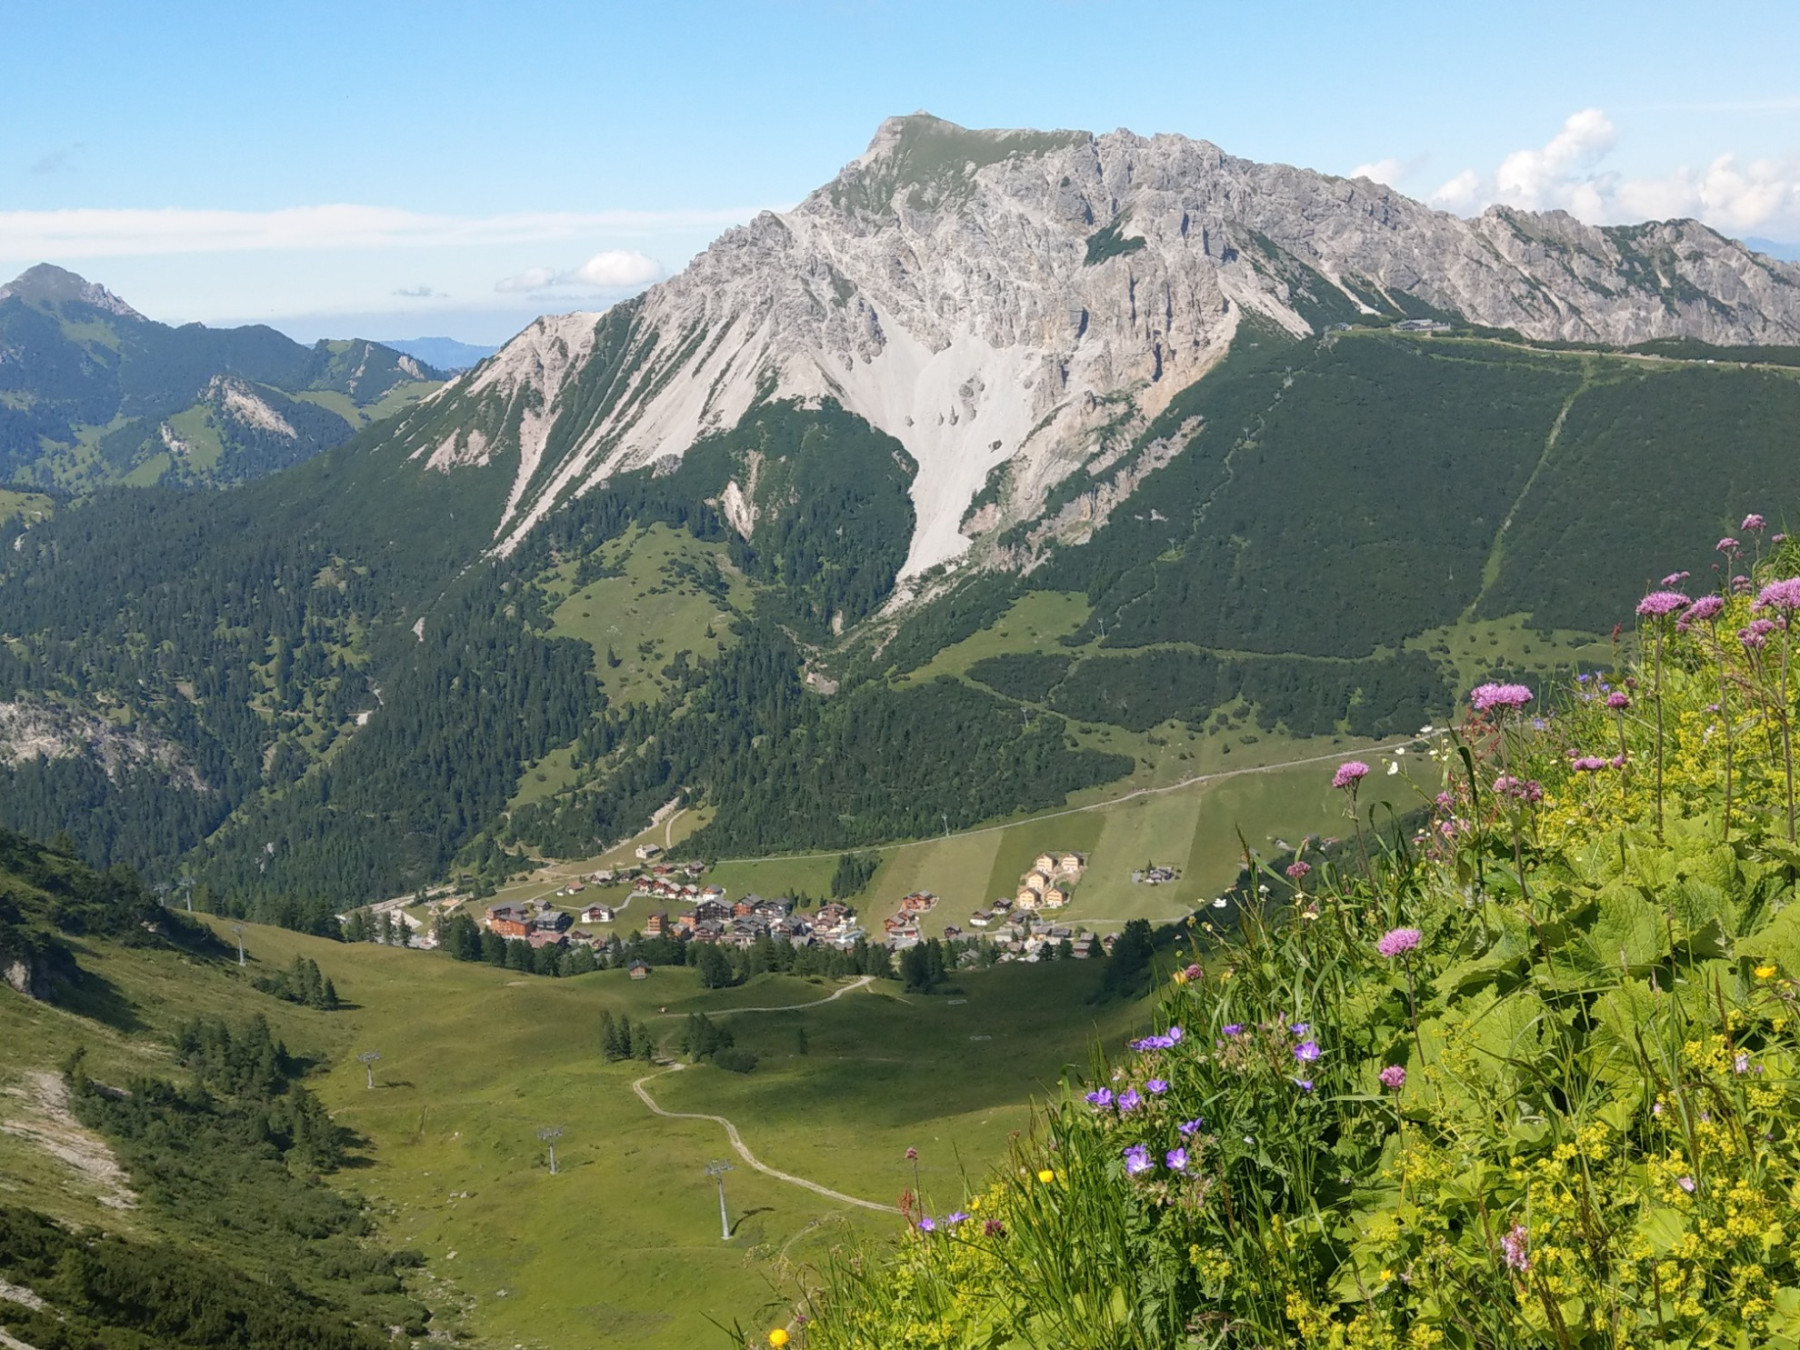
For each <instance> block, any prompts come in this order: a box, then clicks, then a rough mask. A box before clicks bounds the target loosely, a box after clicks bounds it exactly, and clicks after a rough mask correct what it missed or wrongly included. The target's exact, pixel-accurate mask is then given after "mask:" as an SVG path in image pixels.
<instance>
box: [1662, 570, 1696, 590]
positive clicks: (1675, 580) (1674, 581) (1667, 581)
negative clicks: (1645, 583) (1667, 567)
mask: <svg viewBox="0 0 1800 1350" xmlns="http://www.w3.org/2000/svg"><path fill="white" fill-rule="evenodd" d="M1692 575H1693V573H1692V572H1671V573H1669V575H1668V576H1666V577H1664V578H1663V579H1662V580H1661V581H1659V582H1657V583H1656V584H1657V585H1659V586H1665V587H1666V586H1679V585H1681V583H1682V582H1684V581H1686V580H1687V579H1688V578H1689V577H1690V576H1692Z"/></svg>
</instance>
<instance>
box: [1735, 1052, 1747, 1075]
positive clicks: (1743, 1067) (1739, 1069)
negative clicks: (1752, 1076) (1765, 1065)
mask: <svg viewBox="0 0 1800 1350" xmlns="http://www.w3.org/2000/svg"><path fill="white" fill-rule="evenodd" d="M1731 1071H1732V1072H1733V1073H1749V1072H1750V1056H1749V1055H1747V1054H1745V1053H1744V1052H1743V1051H1742V1050H1740V1051H1738V1052H1737V1057H1736V1058H1735V1059H1733V1060H1732V1061H1731Z"/></svg>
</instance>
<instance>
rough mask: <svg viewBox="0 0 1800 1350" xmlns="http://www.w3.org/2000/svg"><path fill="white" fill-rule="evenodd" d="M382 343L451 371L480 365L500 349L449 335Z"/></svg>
mask: <svg viewBox="0 0 1800 1350" xmlns="http://www.w3.org/2000/svg"><path fill="white" fill-rule="evenodd" d="M382 345H383V346H387V347H392V348H393V349H394V350H395V351H397V352H405V353H406V354H407V355H408V356H411V357H416V358H417V359H418V360H420V361H423V362H425V363H426V364H427V365H429V366H435V367H436V368H437V369H439V370H443V371H449V372H451V373H455V372H457V371H461V370H468V369H469V368H470V367H471V366H476V365H479V364H480V363H481V362H483V361H485V360H487V358H488V357H490V356H492V355H493V354H494V353H495V352H497V351H499V350H500V349H499V348H498V347H480V346H477V345H476V344H474V343H472V342H458V341H457V340H456V339H455V338H447V337H422V338H405V339H394V338H390V339H388V340H387V341H386V342H384V343H383V344H382Z"/></svg>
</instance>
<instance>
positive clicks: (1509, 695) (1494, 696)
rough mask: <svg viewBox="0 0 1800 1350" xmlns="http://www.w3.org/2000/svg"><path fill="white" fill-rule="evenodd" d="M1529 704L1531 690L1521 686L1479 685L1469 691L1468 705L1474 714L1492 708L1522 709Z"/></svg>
mask: <svg viewBox="0 0 1800 1350" xmlns="http://www.w3.org/2000/svg"><path fill="white" fill-rule="evenodd" d="M1529 702H1531V690H1529V689H1527V688H1526V687H1525V686H1524V685H1522V684H1479V685H1476V686H1475V688H1474V689H1472V690H1470V691H1469V704H1470V706H1471V707H1473V708H1474V709H1475V711H1476V712H1488V711H1490V710H1491V709H1494V708H1523V707H1524V706H1525V705H1526V704H1527V703H1529Z"/></svg>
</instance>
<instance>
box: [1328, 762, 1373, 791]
mask: <svg viewBox="0 0 1800 1350" xmlns="http://www.w3.org/2000/svg"><path fill="white" fill-rule="evenodd" d="M1368 776H1369V766H1368V765H1367V764H1364V763H1363V762H1362V761H1361V760H1360V759H1353V760H1351V761H1350V762H1349V763H1347V764H1340V765H1338V768H1337V772H1336V773H1334V774H1332V775H1331V786H1333V787H1334V788H1354V787H1355V786H1356V785H1357V784H1358V783H1360V782H1362V780H1363V779H1365V778H1367V777H1368Z"/></svg>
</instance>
